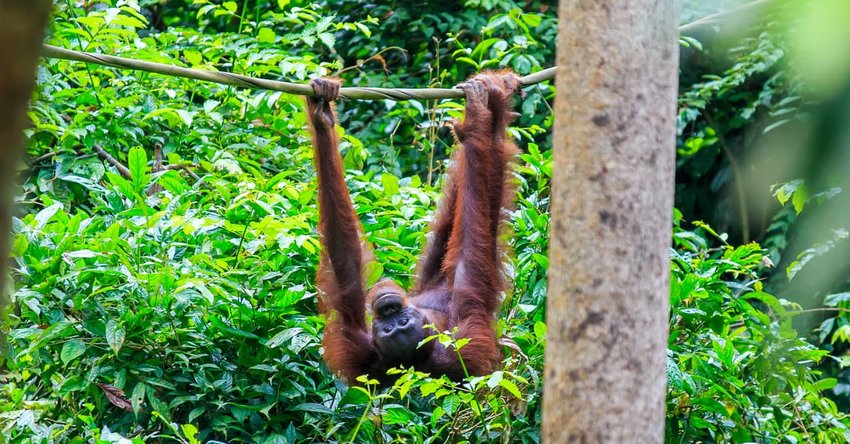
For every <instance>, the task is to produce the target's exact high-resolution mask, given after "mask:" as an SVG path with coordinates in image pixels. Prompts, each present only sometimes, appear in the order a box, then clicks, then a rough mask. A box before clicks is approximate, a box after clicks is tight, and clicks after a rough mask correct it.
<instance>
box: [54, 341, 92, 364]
mask: <svg viewBox="0 0 850 444" xmlns="http://www.w3.org/2000/svg"><path fill="white" fill-rule="evenodd" d="M85 352H86V343H85V342H83V341H82V340H80V339H74V340H72V341H68V342H66V343H65V345H63V346H62V351H61V352H60V353H59V358H60V359H62V362H64V363H65V364H67V363H69V362H71V361H73V360H74V359H76V358H78V357H80V356H82V354H83V353H85Z"/></svg>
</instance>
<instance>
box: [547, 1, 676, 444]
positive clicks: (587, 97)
mask: <svg viewBox="0 0 850 444" xmlns="http://www.w3.org/2000/svg"><path fill="white" fill-rule="evenodd" d="M558 15H559V20H560V30H559V33H558V60H557V62H558V67H559V70H558V73H557V80H556V86H557V95H556V99H555V115H556V117H555V129H554V153H553V156H554V170H553V178H552V206H551V225H550V226H551V237H550V239H551V240H550V253H549V255H550V259H549V264H550V271H549V295H548V299H547V317H548V319H547V320H548V342H547V348H546V370H545V385H544V393H543V436H544V442H548V443H562V442H563V443H574V442H575V443H640V444H647V443H661V442H663V441H664V396H665V364H666V346H667V323H668V316H669V313H668V312H669V307H668V304H669V274H670V267H669V246H670V242H671V225H672V221H671V218H672V211H673V186H674V182H673V180H674V161H675V116H676V94H677V91H676V88H677V77H678V39H677V37H678V29H677V26H676V25H677V20H678V2H677V1H675V0H632V1H629V2H622V1H615V0H582V1H578V0H565V1H562V2H560V7H559V11H558Z"/></svg>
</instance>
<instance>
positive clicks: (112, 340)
mask: <svg viewBox="0 0 850 444" xmlns="http://www.w3.org/2000/svg"><path fill="white" fill-rule="evenodd" d="M106 343H107V344H109V347H110V348H111V349H112V350H113V351H114V352H115V353H118V351H119V350H121V346H122V345H124V327H123V326H121V324H120V323H119V322H118V321H117V320H115V319H110V320H109V322H107V323H106Z"/></svg>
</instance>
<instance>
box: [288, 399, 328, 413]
mask: <svg viewBox="0 0 850 444" xmlns="http://www.w3.org/2000/svg"><path fill="white" fill-rule="evenodd" d="M292 410H301V411H304V412H312V413H321V414H323V415H330V414H333V410H331V409H329V408H327V407H325V406H324V405H322V404H316V403H315V402H304V403H301V404H298V405H296V406H295V407H292Z"/></svg>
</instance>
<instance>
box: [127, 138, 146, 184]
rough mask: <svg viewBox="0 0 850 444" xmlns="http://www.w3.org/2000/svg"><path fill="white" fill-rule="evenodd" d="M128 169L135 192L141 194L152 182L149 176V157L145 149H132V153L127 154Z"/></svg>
mask: <svg viewBox="0 0 850 444" xmlns="http://www.w3.org/2000/svg"><path fill="white" fill-rule="evenodd" d="M127 168H128V169H129V170H130V178H131V180H132V182H133V189H134V191H135V192H137V193H141V192H142V191H144V189H145V185H147V184H148V183H149V182H150V180H151V178H150V176H149V175H148V156H147V154H146V153H145V150H144V149H142V148H139V147H133V148H130V152H129V154H127Z"/></svg>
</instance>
